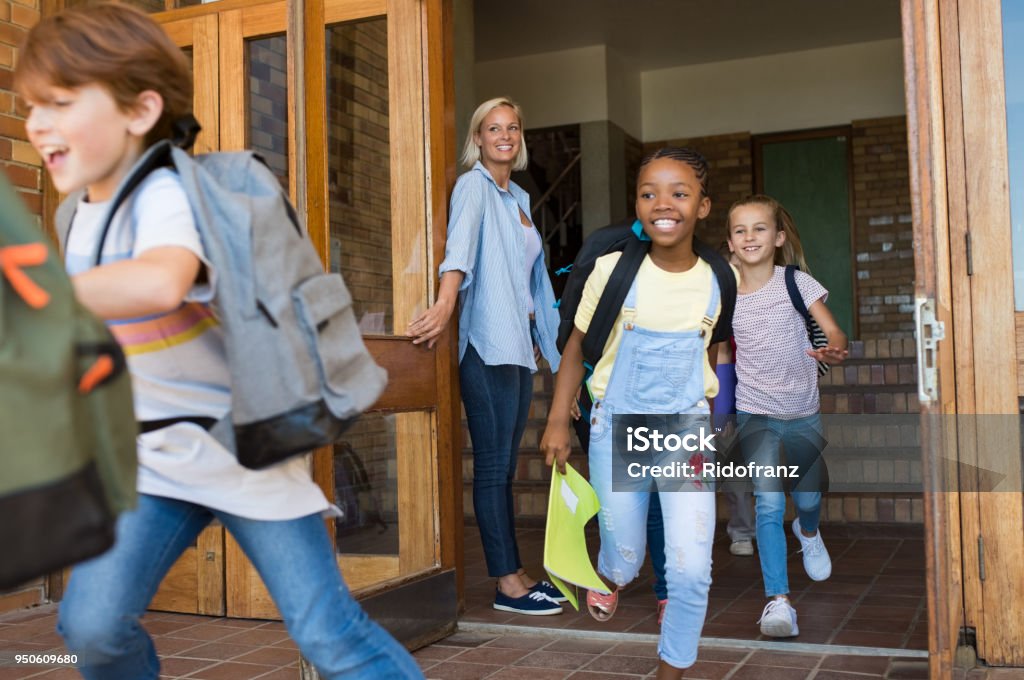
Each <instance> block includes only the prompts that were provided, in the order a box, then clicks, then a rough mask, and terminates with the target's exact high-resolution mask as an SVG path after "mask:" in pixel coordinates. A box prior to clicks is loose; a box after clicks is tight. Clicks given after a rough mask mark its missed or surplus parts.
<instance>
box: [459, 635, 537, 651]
mask: <svg viewBox="0 0 1024 680" xmlns="http://www.w3.org/2000/svg"><path fill="white" fill-rule="evenodd" d="M450 639H451V638H445V639H444V640H442V641H441V642H440V644H442V645H446V644H448V640H450ZM549 642H551V638H549V637H541V636H539V635H503V636H501V637H497V638H494V639H493V640H491V641H490V642H488V643H487V646H488V647H504V648H508V649H540V648H541V647H543V646H544V645H546V644H548V643H549Z"/></svg>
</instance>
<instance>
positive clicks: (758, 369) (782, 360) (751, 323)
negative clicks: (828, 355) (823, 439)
mask: <svg viewBox="0 0 1024 680" xmlns="http://www.w3.org/2000/svg"><path fill="white" fill-rule="evenodd" d="M785 271H786V270H785V268H784V267H778V266H777V267H775V272H774V273H773V274H772V277H771V278H770V279H769V280H768V283H766V284H765V285H764V286H762V287H761V288H760V289H759V290H757V291H755V292H753V293H748V294H742V293H741V294H739V295H737V296H736V311H735V313H734V315H733V319H732V331H733V335H734V337H735V338H736V410H737V411H742V412H745V413H756V414H759V415H768V416H774V417H779V418H795V417H799V416H809V415H813V414H815V413H817V412H818V404H819V400H818V364H817V362H816V361H815V360H814V359H813V358H811V357H809V356H808V355H807V350H808V349H810V348H811V342H810V340H808V338H807V327H806V326H805V324H804V318H803V317H802V316H801V315H800V312H798V311H797V310H796V308H795V307H793V303H792V301H791V300H790V299H789V293H788V292H787V291H786V281H785ZM796 285H797V289H798V290H799V291H800V295H801V297H802V298H803V300H804V304H805V305H806V306H807V307H808V308H810V306H811V305H812V304H814V303H815V302H817V301H818V300H825V299H826V298H827V297H828V291H827V290H825V288H824V287H823V286H822V285H821V284H820V283H818V282H817V281H815V280H814V278H812V277H811V276H809V275H807V274H805V273H804V272H801V271H797V272H796Z"/></svg>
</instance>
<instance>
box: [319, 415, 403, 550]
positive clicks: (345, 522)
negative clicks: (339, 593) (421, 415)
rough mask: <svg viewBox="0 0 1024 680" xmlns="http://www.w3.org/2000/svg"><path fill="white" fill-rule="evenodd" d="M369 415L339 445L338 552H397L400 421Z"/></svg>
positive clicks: (336, 479) (336, 492)
mask: <svg viewBox="0 0 1024 680" xmlns="http://www.w3.org/2000/svg"><path fill="white" fill-rule="evenodd" d="M401 417H402V414H381V413H367V414H365V415H363V416H361V417H360V418H359V420H357V421H356V422H355V424H354V425H352V427H351V428H349V429H348V430H347V431H346V432H345V439H344V440H343V441H341V442H339V443H337V444H335V445H334V503H335V505H337V506H338V507H339V508H341V510H342V512H344V513H345V516H344V517H342V518H340V519H338V520H337V521H336V522H335V532H336V534H337V539H338V552H339V553H345V554H349V555H352V554H357V555H397V554H398V462H397V458H396V451H397V448H398V441H397V427H396V426H397V424H398V422H397V419H398V418H401Z"/></svg>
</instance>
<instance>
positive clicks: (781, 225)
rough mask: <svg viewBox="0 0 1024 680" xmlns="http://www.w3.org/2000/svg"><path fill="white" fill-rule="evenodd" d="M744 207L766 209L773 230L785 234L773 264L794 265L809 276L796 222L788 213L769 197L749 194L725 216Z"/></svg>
mask: <svg viewBox="0 0 1024 680" xmlns="http://www.w3.org/2000/svg"><path fill="white" fill-rule="evenodd" d="M744 205H761V206H764V207H765V208H767V209H768V211H769V212H770V213H771V215H772V219H773V220H774V221H775V228H776V229H781V230H782V231H783V233H784V234H786V240H785V241H783V242H782V247H781V248H776V249H775V264H777V265H779V266H783V267H784V266H786V265H787V264H795V265H797V266H798V267H800V271H802V272H805V273H807V274H810V273H811V270H810V267H808V266H807V260H806V259H805V258H804V247H803V245H802V244H801V243H800V232H799V231H797V228H796V222H794V221H793V216H792V215H790V214H789V211H788V210H786V209H785V208H783V207H782V204H781V203H779V202H778V201H776V200H775V199H774V198H772V197H771V196H767V195H765V194H751V195H750V196H747V197H746V198H744V199H741V200H739V201H736V202H735V203H733V204H732V205H731V206H729V212H728V213H727V214H728V215H729V216H730V219H731V216H732V211H733V210H735V209H736V208H739V207H740V206H744Z"/></svg>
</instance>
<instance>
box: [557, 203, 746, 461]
mask: <svg viewBox="0 0 1024 680" xmlns="http://www.w3.org/2000/svg"><path fill="white" fill-rule="evenodd" d="M650 247H651V239H650V238H649V237H648V236H647V235H646V234H644V233H643V227H642V225H641V224H640V222H639V220H636V221H633V222H623V223H620V224H614V225H610V226H607V227H603V228H601V229H598V230H597V231H595V232H594V233H593V234H591V235H590V236H588V237H587V239H586V240H585V241H584V242H583V246H582V247H581V248H580V252H579V253H577V255H576V259H575V260H573V263H572V264H571V265H570V266H569V267H568V268H567V270H568V273H569V278H568V280H567V281H566V282H565V289H564V290H563V291H562V298H561V299H560V300H559V302H558V311H559V317H560V320H559V325H558V340H557V345H558V351H560V352H561V351H563V350H564V349H565V343H566V342H568V340H569V336H570V335H572V329H573V328H574V327H575V326H574V324H575V319H576V310H577V309H578V308H579V305H580V298H582V297H583V288H584V286H585V285H586V283H587V279H588V278H589V277H590V273H591V272H592V271H593V270H594V262H596V261H597V258H599V257H601V256H602V255H607V254H608V253H613V252H616V251H622V256H621V257H620V258H619V261H618V262H617V263H616V264H615V268H614V269H613V270H612V273H611V276H610V277H609V278H608V283H607V284H606V285H605V288H604V291H603V292H602V293H601V299H600V300H599V301H598V303H597V308H596V309H595V310H594V317H593V318H592V319H591V320H590V326H589V327H588V328H587V333H586V335H584V336H583V365H584V366H585V367H586V375H585V377H584V384H583V389H582V390H581V392H580V404H579V406H580V412H581V414H582V417H581V418H579V420H575V421H573V428H574V429H575V430H576V435H577V437H578V438H579V440H580V445H581V446H582V447H583V450H584V452H586V451H587V449H588V446H589V443H590V407H591V406H592V405H593V397H592V395H591V394H590V393H589V390H588V389H587V388H586V381H587V380H588V379H589V378H590V374H591V373H592V372H593V370H594V366H596V365H597V362H598V360H599V359H600V358H601V355H602V354H603V353H604V346H605V344H606V343H607V342H608V336H609V335H610V334H611V330H612V326H614V325H615V320H616V319H617V318H618V316H619V312H620V311H621V309H622V303H623V302H624V301H625V300H626V295H627V294H628V293H629V287H630V285H632V283H633V279H634V278H636V274H637V272H638V271H639V270H640V265H641V263H643V260H644V257H645V256H646V255H647V251H648V250H650ZM693 252H694V253H696V255H697V256H698V257H699V258H700V259H702V260H704V261H705V262H707V263H708V264H709V265H711V270H712V271H713V272H714V274H715V279H716V280H717V281H718V288H719V291H720V293H721V299H722V311H721V313H720V314H719V316H718V322H717V323H716V324H715V327H714V329H713V330H712V332H711V343H712V344H714V343H716V342H721V341H723V340H728V339H729V338H730V337H732V314H733V310H734V309H735V308H736V274H735V273H734V272H733V269H732V267H731V266H730V265H729V263H728V262H727V261H726V260H725V258H724V257H722V256H721V255H720V254H719V253H718V251H716V250H715V249H714V248H711V247H710V246H708V245H707V244H705V243H703V242H702V241H700V240H699V239H697V238H694V239H693ZM562 271H563V272H564V271H565V270H562Z"/></svg>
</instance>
